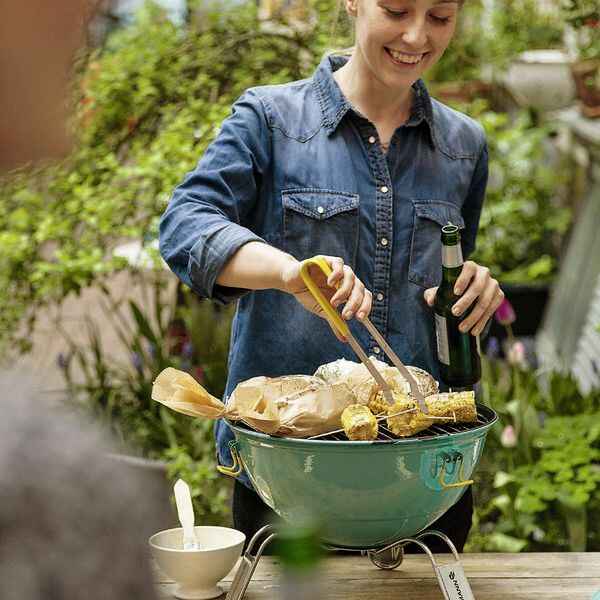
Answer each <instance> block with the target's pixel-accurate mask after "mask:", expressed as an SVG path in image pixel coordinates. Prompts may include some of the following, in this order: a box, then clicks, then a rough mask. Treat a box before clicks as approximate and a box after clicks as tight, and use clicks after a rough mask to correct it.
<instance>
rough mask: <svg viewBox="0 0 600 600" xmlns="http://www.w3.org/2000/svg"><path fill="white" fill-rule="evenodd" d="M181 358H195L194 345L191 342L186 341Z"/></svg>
mask: <svg viewBox="0 0 600 600" xmlns="http://www.w3.org/2000/svg"><path fill="white" fill-rule="evenodd" d="M181 356H183V357H184V358H188V359H190V358H192V356H194V345H193V344H192V342H191V341H190V340H186V341H185V342H184V343H183V346H182V348H181Z"/></svg>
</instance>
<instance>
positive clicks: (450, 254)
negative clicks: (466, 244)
mask: <svg viewBox="0 0 600 600" xmlns="http://www.w3.org/2000/svg"><path fill="white" fill-rule="evenodd" d="M462 267H463V257H462V249H461V245H460V232H459V230H458V227H457V226H456V225H452V224H451V223H450V224H448V225H445V226H444V227H442V282H441V284H440V286H439V288H438V291H437V294H436V297H435V302H434V305H433V310H434V313H435V332H436V338H437V352H438V360H439V362H440V376H441V379H442V381H443V382H444V383H445V384H446V385H447V386H448V387H449V388H451V389H453V390H456V391H458V390H461V389H472V388H473V386H474V385H475V384H476V383H477V382H478V381H479V379H480V378H481V359H480V356H479V338H478V337H475V336H473V335H471V334H470V333H469V332H467V333H462V332H461V331H460V330H459V329H458V326H459V325H460V323H461V322H462V321H463V319H465V318H466V317H467V316H468V314H469V312H470V310H467V311H466V312H465V313H463V314H462V315H460V316H458V317H455V316H454V315H453V314H452V307H453V306H454V304H455V303H456V301H457V300H458V299H459V298H460V296H457V295H456V294H455V293H454V284H455V283H456V280H457V279H458V276H459V275H460V272H461V271H462Z"/></svg>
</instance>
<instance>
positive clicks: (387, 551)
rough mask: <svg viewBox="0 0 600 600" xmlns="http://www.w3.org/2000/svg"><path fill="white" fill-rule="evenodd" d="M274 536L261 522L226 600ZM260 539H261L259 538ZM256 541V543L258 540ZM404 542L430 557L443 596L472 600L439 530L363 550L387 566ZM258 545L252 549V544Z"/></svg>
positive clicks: (234, 596)
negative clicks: (437, 542)
mask: <svg viewBox="0 0 600 600" xmlns="http://www.w3.org/2000/svg"><path fill="white" fill-rule="evenodd" d="M427 536H435V537H437V538H439V539H441V540H443V541H444V542H445V543H446V545H447V546H448V548H449V549H450V552H451V553H452V555H453V558H454V561H453V562H450V563H448V564H443V565H441V564H438V563H437V561H436V560H435V557H434V556H433V553H432V552H431V550H430V549H429V547H428V546H427V544H425V542H423V538H425V537H427ZM276 537H277V533H276V530H275V527H273V525H265V526H264V527H263V528H262V529H259V530H258V531H257V532H256V533H255V534H254V536H253V537H252V539H251V540H250V543H249V544H248V547H247V549H246V552H244V555H243V556H242V559H241V562H240V566H239V568H238V570H237V572H236V574H235V577H234V579H233V581H232V583H231V588H230V589H229V592H228V593H227V597H226V600H242V598H243V597H244V594H245V593H246V590H247V589H248V585H249V583H250V580H251V579H252V575H253V573H254V571H255V569H256V566H257V564H258V561H259V560H260V557H261V556H262V554H263V552H264V550H265V548H266V547H267V545H268V544H270V543H271V542H272V541H273V540H274V539H275V538H276ZM261 539H262V542H260V540H261ZM259 542H260V543H259ZM408 544H416V545H417V546H419V547H420V548H421V549H422V550H423V551H424V552H425V554H427V556H428V557H429V560H430V561H431V566H432V567H433V570H434V572H435V574H436V577H437V580H438V585H439V586H440V590H441V591H442V594H443V595H444V598H445V599H446V600H475V597H474V596H473V592H472V591H471V586H470V585H469V581H468V580H467V577H466V576H465V572H464V569H463V566H462V564H461V562H460V557H459V555H458V552H457V551H456V548H455V546H454V544H453V543H452V540H450V538H449V537H448V536H447V535H445V534H444V533H442V532H441V531H434V530H432V531H424V532H423V533H420V534H418V535H416V536H415V537H414V538H405V539H403V540H398V541H397V542H393V543H392V544H389V545H388V546H385V547H384V548H380V549H379V550H363V551H361V552H362V553H363V554H366V555H367V556H368V557H369V559H370V560H371V562H372V563H373V564H374V565H375V566H376V567H378V568H379V569H386V570H391V569H395V568H396V567H398V566H400V565H401V564H402V560H403V559H404V547H405V546H407V545H408ZM256 547H258V549H257V550H256V553H255V548H256Z"/></svg>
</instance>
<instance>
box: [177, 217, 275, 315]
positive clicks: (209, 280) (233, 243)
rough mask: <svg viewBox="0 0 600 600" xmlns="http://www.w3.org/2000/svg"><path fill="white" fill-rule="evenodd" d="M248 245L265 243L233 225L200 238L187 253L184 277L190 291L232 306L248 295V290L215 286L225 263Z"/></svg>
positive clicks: (247, 230)
mask: <svg viewBox="0 0 600 600" xmlns="http://www.w3.org/2000/svg"><path fill="white" fill-rule="evenodd" d="M248 242H263V243H266V242H265V240H264V239H262V238H261V237H259V236H258V235H256V234H254V233H252V232H251V231H250V230H249V229H246V227H242V226H241V225H238V224H237V223H227V224H225V225H224V226H223V227H220V228H218V229H217V230H213V231H211V232H207V233H206V234H205V235H203V236H202V238H201V239H199V240H198V241H197V242H196V243H195V244H194V245H193V246H192V250H191V251H190V258H189V262H188V274H189V277H190V281H191V282H192V289H193V290H194V291H195V292H196V293H197V294H198V295H199V296H201V297H202V298H209V299H211V300H216V301H217V302H220V303H222V304H228V303H230V302H233V301H235V300H237V299H238V298H240V297H241V296H243V295H244V294H247V293H248V292H250V291H251V290H247V289H243V288H234V287H228V286H224V285H219V284H218V283H216V281H217V277H218V276H219V273H220V272H221V269H222V268H223V267H224V266H225V264H226V263H227V261H228V260H229V259H230V258H231V257H232V256H233V255H234V254H235V253H236V252H237V251H238V250H239V249H240V248H241V247H242V246H243V245H244V244H247V243H248Z"/></svg>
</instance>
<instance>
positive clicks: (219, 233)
mask: <svg viewBox="0 0 600 600" xmlns="http://www.w3.org/2000/svg"><path fill="white" fill-rule="evenodd" d="M269 157H270V130H269V127H268V124H267V122H266V118H265V114H264V111H263V109H262V103H261V102H260V99H259V98H258V96H257V95H256V93H255V92H254V91H253V90H248V91H247V92H246V93H245V94H244V95H243V96H242V97H241V98H240V99H239V100H238V101H237V102H236V103H235V104H234V106H233V109H232V114H231V115H230V116H229V117H228V118H227V119H226V120H225V121H224V122H223V124H222V126H221V130H220V132H219V134H218V136H217V138H216V139H215V140H214V141H213V142H212V143H211V144H210V145H209V147H208V148H207V149H206V152H205V153H204V155H203V156H202V158H201V159H200V162H199V163H198V165H197V167H196V168H195V169H194V170H193V171H192V172H190V173H188V174H187V175H186V177H185V179H184V181H183V182H182V183H181V185H179V186H178V187H177V188H176V189H175V191H174V192H173V196H172V198H171V200H170V202H169V205H168V207H167V209H166V211H165V213H164V214H163V215H162V217H161V220H160V227H159V247H160V253H161V255H162V257H163V258H164V259H165V261H166V262H167V264H168V265H169V267H170V268H171V270H172V271H173V272H174V273H175V274H176V275H177V276H178V277H179V279H181V281H182V282H183V283H185V284H186V285H187V286H189V287H190V288H191V289H192V290H194V292H196V293H197V294H198V295H199V296H201V297H203V298H211V299H214V300H217V301H219V302H222V303H227V302H231V301H233V300H235V299H237V298H238V297H239V296H241V295H242V294H244V293H246V292H247V291H248V290H242V289H237V288H231V287H225V286H220V285H218V284H216V280H217V277H218V275H219V272H220V271H221V269H222V268H223V266H224V265H225V264H226V263H227V261H228V260H229V259H230V258H231V257H232V256H233V255H234V254H235V253H236V252H237V250H238V249H239V248H240V247H241V246H243V245H244V244H246V243H248V242H251V241H260V242H263V241H264V240H263V239H262V238H261V237H260V236H259V235H257V234H255V233H254V232H253V231H251V230H250V229H249V228H248V227H247V226H246V225H247V223H248V219H249V216H251V215H252V212H253V211H254V210H255V209H256V202H257V196H258V193H259V190H260V185H261V180H262V177H263V175H264V173H265V171H266V169H267V168H268V164H269V160H270V159H269Z"/></svg>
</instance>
